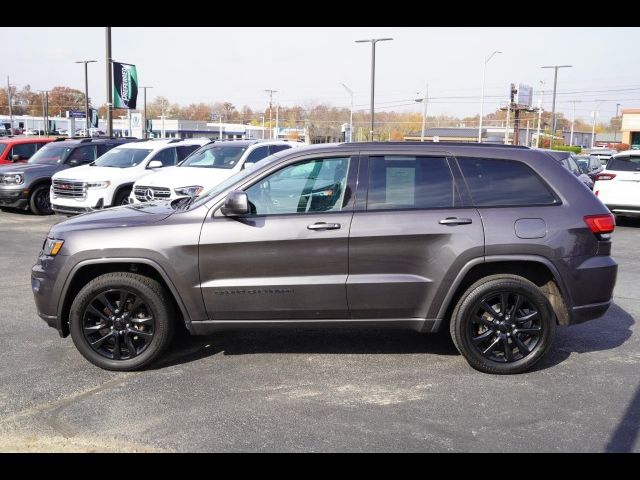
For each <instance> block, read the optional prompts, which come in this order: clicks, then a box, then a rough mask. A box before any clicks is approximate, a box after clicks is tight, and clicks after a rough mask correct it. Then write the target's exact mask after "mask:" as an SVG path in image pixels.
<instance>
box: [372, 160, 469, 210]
mask: <svg viewBox="0 0 640 480" xmlns="http://www.w3.org/2000/svg"><path fill="white" fill-rule="evenodd" d="M458 199H459V197H458V195H457V191H456V187H455V183H454V180H453V175H452V174H451V169H450V168H449V164H448V162H447V159H446V158H444V157H415V156H404V155H403V156H394V155H387V156H384V157H371V158H370V160H369V191H368V195H367V210H392V209H430V208H452V207H454V206H458V205H459V200H458Z"/></svg>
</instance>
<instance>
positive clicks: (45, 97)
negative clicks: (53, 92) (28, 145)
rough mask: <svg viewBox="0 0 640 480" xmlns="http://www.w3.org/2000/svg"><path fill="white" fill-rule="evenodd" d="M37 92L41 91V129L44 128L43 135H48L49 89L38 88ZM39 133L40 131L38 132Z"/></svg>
mask: <svg viewBox="0 0 640 480" xmlns="http://www.w3.org/2000/svg"><path fill="white" fill-rule="evenodd" d="M38 92H41V93H42V129H43V130H44V134H45V136H47V135H49V122H48V121H47V120H48V116H49V90H38ZM38 135H40V132H38Z"/></svg>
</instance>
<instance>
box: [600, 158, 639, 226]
mask: <svg viewBox="0 0 640 480" xmlns="http://www.w3.org/2000/svg"><path fill="white" fill-rule="evenodd" d="M593 191H594V193H595V194H596V195H597V196H598V198H600V200H602V203H604V204H605V205H606V206H607V208H608V209H609V210H611V213H613V214H614V215H618V216H633V217H640V151H638V150H627V151H625V152H620V153H618V154H616V155H614V156H613V157H611V159H610V160H609V161H608V162H607V166H606V167H605V169H604V170H603V171H601V172H600V173H598V175H596V183H595V185H594V186H593Z"/></svg>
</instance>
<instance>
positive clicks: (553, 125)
mask: <svg viewBox="0 0 640 480" xmlns="http://www.w3.org/2000/svg"><path fill="white" fill-rule="evenodd" d="M572 66H573V65H548V66H545V67H541V68H553V69H554V73H553V101H552V104H551V141H550V143H549V148H551V147H553V137H554V136H555V134H556V87H557V84H558V69H559V68H571V67H572Z"/></svg>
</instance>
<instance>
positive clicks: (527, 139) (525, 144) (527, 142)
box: [524, 120, 531, 147]
mask: <svg viewBox="0 0 640 480" xmlns="http://www.w3.org/2000/svg"><path fill="white" fill-rule="evenodd" d="M529 143H531V142H529V120H527V138H526V141H525V142H524V146H525V147H528V146H529Z"/></svg>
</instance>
